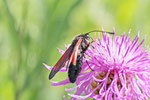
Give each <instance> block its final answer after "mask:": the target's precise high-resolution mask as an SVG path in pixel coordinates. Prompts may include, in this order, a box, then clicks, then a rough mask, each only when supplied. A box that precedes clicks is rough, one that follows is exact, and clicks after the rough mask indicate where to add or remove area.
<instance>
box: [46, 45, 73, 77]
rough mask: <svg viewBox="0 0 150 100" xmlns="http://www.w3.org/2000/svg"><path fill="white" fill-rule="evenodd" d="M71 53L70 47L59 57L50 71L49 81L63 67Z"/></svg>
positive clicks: (71, 48) (71, 47)
mask: <svg viewBox="0 0 150 100" xmlns="http://www.w3.org/2000/svg"><path fill="white" fill-rule="evenodd" d="M72 51H73V46H72V45H71V46H70V47H69V48H68V49H67V50H66V51H65V53H64V54H63V55H62V56H61V58H60V59H59V61H58V62H57V63H56V64H55V66H54V67H53V69H52V70H51V72H50V74H49V79H52V78H53V77H54V76H55V74H56V73H57V72H58V71H59V70H60V69H61V67H63V66H64V64H65V62H66V61H67V60H68V59H69V58H70V55H71V53H72Z"/></svg>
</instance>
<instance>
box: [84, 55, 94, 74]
mask: <svg viewBox="0 0 150 100" xmlns="http://www.w3.org/2000/svg"><path fill="white" fill-rule="evenodd" d="M84 58H85V56H84ZM85 62H86V64H87V65H88V66H89V68H90V69H91V71H95V70H93V69H92V68H91V66H90V65H89V63H88V61H87V60H85Z"/></svg>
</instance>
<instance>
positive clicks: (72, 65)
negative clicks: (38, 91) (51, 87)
mask: <svg viewBox="0 0 150 100" xmlns="http://www.w3.org/2000/svg"><path fill="white" fill-rule="evenodd" d="M92 32H104V31H99V30H94V31H90V32H88V33H84V34H79V35H78V36H76V37H75V38H74V39H73V41H72V43H71V45H70V46H69V48H68V49H67V50H66V51H65V53H64V54H63V55H62V57H61V58H60V59H59V61H58V62H57V63H56V64H55V66H54V67H53V68H52V70H51V72H50V74H49V79H52V78H53V77H54V76H55V74H56V73H57V72H58V71H59V70H60V69H61V68H62V67H63V66H64V65H65V63H66V62H67V61H68V64H67V67H69V70H68V77H69V80H70V82H71V83H74V82H75V81H76V79H77V77H78V75H79V73H80V71H81V69H82V68H81V66H82V60H83V57H84V54H85V52H86V50H87V49H88V47H89V46H90V44H91V43H92V42H94V40H93V39H92V37H91V36H90V35H89V34H90V33H92ZM106 33H109V34H114V33H113V32H106ZM90 39H92V42H89V41H88V40H90Z"/></svg>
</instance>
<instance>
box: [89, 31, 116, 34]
mask: <svg viewBox="0 0 150 100" xmlns="http://www.w3.org/2000/svg"><path fill="white" fill-rule="evenodd" d="M93 32H105V33H109V34H114V32H107V31H101V30H93V31H90V32H88V33H93Z"/></svg>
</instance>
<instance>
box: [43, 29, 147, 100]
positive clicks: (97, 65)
mask: <svg viewBox="0 0 150 100" xmlns="http://www.w3.org/2000/svg"><path fill="white" fill-rule="evenodd" d="M129 33H130V32H129ZM129 33H128V34H127V35H126V36H125V34H122V35H121V36H116V35H115V34H114V35H113V36H109V35H108V34H106V33H103V36H102V38H100V35H98V38H96V37H95V39H94V40H95V42H94V43H93V44H92V46H91V47H89V48H88V50H87V51H86V53H85V58H84V59H83V64H82V70H81V72H80V74H79V76H78V78H77V80H76V82H75V83H76V86H75V87H73V88H70V89H65V90H66V91H73V90H76V92H75V94H69V93H68V95H69V96H71V97H72V98H71V100H74V99H87V98H93V99H95V100H125V99H129V100H145V99H149V97H150V66H149V65H150V58H149V53H148V52H147V49H146V48H144V47H143V46H142V44H143V42H144V39H143V40H142V41H141V42H140V43H138V40H139V34H137V36H136V37H135V38H134V40H132V39H130V37H129ZM59 51H60V52H61V53H62V54H63V51H62V50H59ZM86 61H88V64H87V63H86ZM45 66H46V67H47V68H48V69H49V70H51V69H52V67H49V66H47V65H45ZM89 66H90V67H89ZM91 69H92V70H91ZM60 71H66V68H65V67H63V68H62V69H61V70H60ZM69 83H70V82H69V79H68V78H67V79H66V80H64V81H61V82H52V85H54V86H57V85H65V84H69ZM82 93H84V95H81V94H82Z"/></svg>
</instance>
